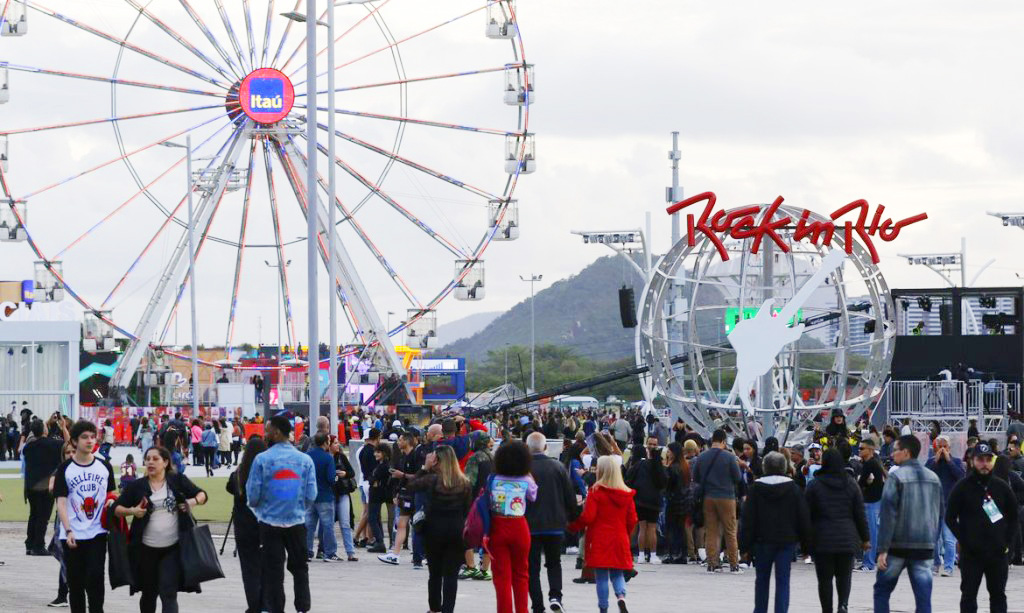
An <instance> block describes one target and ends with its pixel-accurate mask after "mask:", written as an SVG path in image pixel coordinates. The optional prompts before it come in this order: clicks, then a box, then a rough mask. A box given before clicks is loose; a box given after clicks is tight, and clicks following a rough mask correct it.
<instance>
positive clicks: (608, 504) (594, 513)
mask: <svg viewBox="0 0 1024 613" xmlns="http://www.w3.org/2000/svg"><path fill="white" fill-rule="evenodd" d="M635 494H636V492H635V491H633V490H613V489H609V488H606V487H601V486H600V485H595V486H594V487H592V488H590V494H589V495H588V496H587V503H586V505H585V506H584V507H583V514H582V515H580V516H579V519H577V520H576V521H574V522H572V523H571V524H570V525H569V529H570V530H572V531H573V532H579V531H580V530H582V529H583V528H586V529H587V538H586V551H585V552H584V557H585V559H586V563H587V567H589V568H612V569H619V570H632V569H633V555H632V553H631V552H630V549H629V535H630V534H632V532H633V528H635V527H636V522H637V518H636V505H635V504H633V496H634V495H635Z"/></svg>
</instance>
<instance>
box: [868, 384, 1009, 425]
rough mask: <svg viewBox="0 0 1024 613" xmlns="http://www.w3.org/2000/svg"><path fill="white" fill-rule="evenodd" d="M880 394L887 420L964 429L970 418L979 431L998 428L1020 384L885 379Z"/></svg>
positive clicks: (1003, 421) (1003, 422)
mask: <svg viewBox="0 0 1024 613" xmlns="http://www.w3.org/2000/svg"><path fill="white" fill-rule="evenodd" d="M883 398H884V399H885V402H886V408H887V409H888V414H889V420H890V421H891V422H896V421H900V422H905V423H909V424H910V425H911V427H912V428H915V429H917V428H927V427H928V426H929V425H930V423H933V422H937V423H939V425H940V427H941V428H942V430H943V431H954V432H966V431H967V429H968V425H969V424H970V422H971V421H974V422H975V424H976V426H977V428H978V431H979V432H1001V431H1003V430H1004V429H1005V428H1006V424H1007V421H1008V413H1009V410H1010V409H1016V408H1017V407H1018V406H1019V401H1020V384H1017V383H1003V382H998V381H990V382H988V383H984V382H982V381H979V380H973V381H889V383H888V384H887V385H886V389H885V392H884V393H883Z"/></svg>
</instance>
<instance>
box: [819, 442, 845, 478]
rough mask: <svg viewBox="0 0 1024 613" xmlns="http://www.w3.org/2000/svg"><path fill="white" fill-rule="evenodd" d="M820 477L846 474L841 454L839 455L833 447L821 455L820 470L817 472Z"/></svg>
mask: <svg viewBox="0 0 1024 613" xmlns="http://www.w3.org/2000/svg"><path fill="white" fill-rule="evenodd" d="M818 474H820V475H843V474H846V462H845V461H843V456H842V454H840V453H839V450H837V449H836V448H835V447H832V448H830V449H828V450H826V451H825V453H823V454H822V455H821V469H819V470H818Z"/></svg>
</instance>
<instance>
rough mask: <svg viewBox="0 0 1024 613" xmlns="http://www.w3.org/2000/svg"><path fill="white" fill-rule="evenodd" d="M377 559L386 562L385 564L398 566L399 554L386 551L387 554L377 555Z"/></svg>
mask: <svg viewBox="0 0 1024 613" xmlns="http://www.w3.org/2000/svg"><path fill="white" fill-rule="evenodd" d="M377 559H378V560H380V561H381V562H383V563H385V564H390V565H392V566H398V556H396V555H395V554H393V553H386V554H384V555H382V556H377Z"/></svg>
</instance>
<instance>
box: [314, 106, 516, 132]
mask: <svg viewBox="0 0 1024 613" xmlns="http://www.w3.org/2000/svg"><path fill="white" fill-rule="evenodd" d="M295 108H300V109H306V108H309V107H307V106H306V105H304V104H296V105H295ZM317 110H318V111H323V112H325V113H326V112H328V108H327V107H326V106H318V107H317ZM334 112H335V113H337V114H338V115H350V116H353V117H364V118H367V119H381V120H385V121H397V122H400V123H411V124H417V125H421V126H429V127H432V128H445V129H448V130H457V131H460V132H477V133H480V134H494V135H497V136H510V135H513V134H518V132H509V131H507V130H495V129H492V128H477V127H474V126H464V125H459V124H456V123H446V122H443V121H428V120H425V119H412V118H411V117H398V116H396V115H381V114H379V113H364V112H361V111H349V110H345V109H335V111H334Z"/></svg>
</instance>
